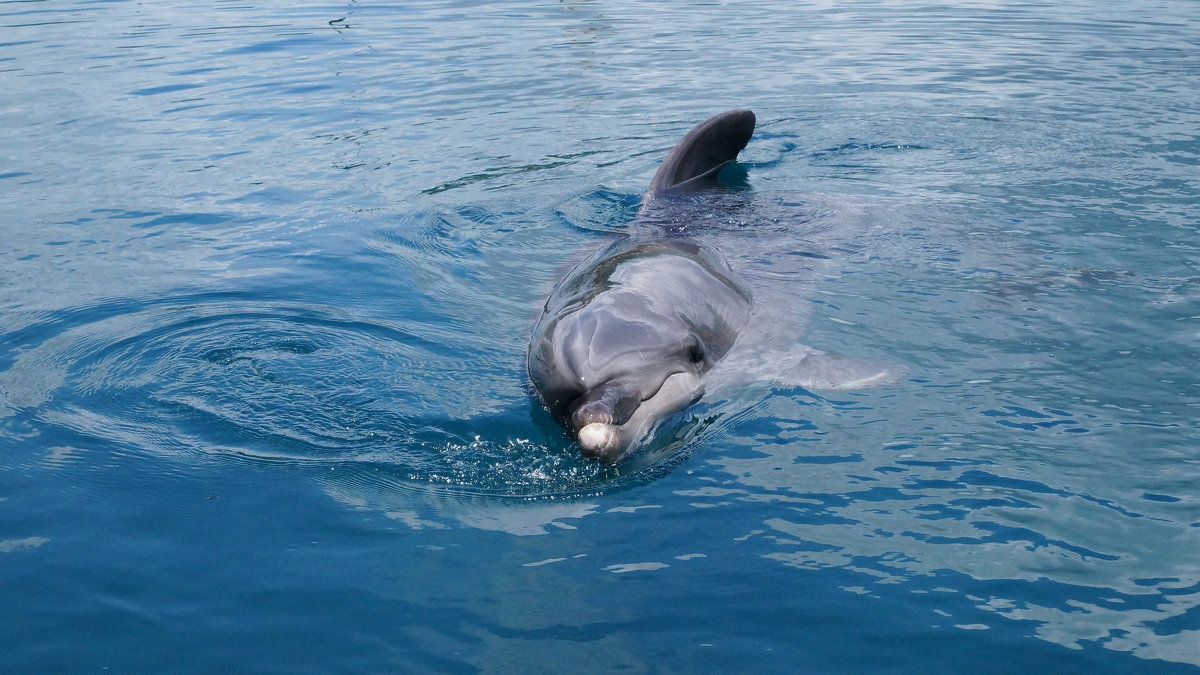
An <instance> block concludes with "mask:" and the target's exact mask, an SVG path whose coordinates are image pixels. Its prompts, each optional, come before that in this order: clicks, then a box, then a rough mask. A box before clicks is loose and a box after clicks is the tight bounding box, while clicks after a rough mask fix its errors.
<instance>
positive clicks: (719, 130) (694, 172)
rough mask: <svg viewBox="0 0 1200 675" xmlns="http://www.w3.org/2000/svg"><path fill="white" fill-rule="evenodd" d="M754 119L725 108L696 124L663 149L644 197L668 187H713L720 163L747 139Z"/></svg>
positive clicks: (731, 157)
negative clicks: (669, 148) (667, 147)
mask: <svg viewBox="0 0 1200 675" xmlns="http://www.w3.org/2000/svg"><path fill="white" fill-rule="evenodd" d="M754 121H755V118H754V113H752V112H750V111H749V110H729V111H727V112H723V113H721V114H719V115H714V116H713V117H710V118H708V119H707V120H705V121H703V122H701V123H700V124H698V125H696V127H695V128H694V129H692V130H691V131H689V132H688V133H687V135H686V136H684V137H683V139H682V140H680V141H679V143H677V144H676V145H675V147H674V148H672V149H671V152H669V153H667V157H666V159H664V160H663V163H662V166H660V167H659V168H658V172H657V173H655V174H654V179H653V180H651V181H650V187H649V189H647V190H646V201H649V200H650V199H653V198H654V197H655V196H656V195H658V194H659V193H662V192H666V191H668V190H672V191H681V190H693V189H704V188H710V187H716V184H717V173H718V172H719V171H720V170H721V167H723V166H725V165H726V164H728V163H730V162H732V161H733V160H735V159H737V156H738V153H739V152H741V151H742V149H743V148H745V147H746V144H747V143H749V142H750V137H751V136H752V135H754Z"/></svg>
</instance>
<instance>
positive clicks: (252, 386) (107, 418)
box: [0, 294, 658, 498]
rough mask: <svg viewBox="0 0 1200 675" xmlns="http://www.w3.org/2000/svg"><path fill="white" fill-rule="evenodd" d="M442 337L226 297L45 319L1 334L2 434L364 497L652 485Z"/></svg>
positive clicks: (487, 363) (410, 325) (319, 309)
mask: <svg viewBox="0 0 1200 675" xmlns="http://www.w3.org/2000/svg"><path fill="white" fill-rule="evenodd" d="M439 330H440V327H438V326H423V325H422V324H421V323H420V322H418V321H414V320H412V319H411V318H410V319H407V320H406V321H405V323H404V324H403V326H401V325H399V324H394V323H388V322H382V321H379V320H377V319H374V318H365V317H363V316H358V315H356V314H355V313H354V312H351V311H347V310H343V309H340V308H337V307H331V306H326V305H317V304H306V303H298V302H281V301H267V300H260V301H255V300H246V299H244V298H240V297H238V296H236V295H231V294H206V295H193V296H180V297H175V298H168V299H160V300H156V301H154V302H148V303H131V302H119V303H118V302H113V303H101V304H98V305H94V306H91V307H87V308H76V309H73V310H69V311H66V312H59V313H51V314H47V315H44V316H42V317H40V320H39V321H35V322H32V323H30V324H27V325H26V327H25V328H24V329H23V330H21V331H19V332H17V333H14V334H10V338H11V339H10V340H9V345H11V348H10V351H12V352H16V355H15V357H13V358H12V359H11V366H10V367H9V368H8V369H7V370H5V371H4V372H2V373H0V421H3V422H4V423H5V425H6V426H10V427H12V426H15V425H19V424H21V423H22V422H27V423H30V425H31V426H32V427H35V428H40V431H39V432H38V433H41V434H51V433H60V434H61V433H66V434H68V435H72V436H73V437H74V438H73V441H72V443H71V444H72V445H74V446H77V447H82V448H87V447H91V448H96V447H98V446H99V447H109V448H111V449H112V452H114V453H123V454H130V453H133V454H143V455H147V454H149V455H159V456H162V455H167V456H171V457H174V458H177V459H179V460H181V461H185V462H193V461H235V462H236V461H242V462H244V461H250V462H258V463H275V464H280V463H282V464H286V465H290V466H294V467H301V468H304V467H308V468H312V469H314V470H316V469H323V470H340V472H339V474H338V475H339V476H341V477H342V478H340V479H339V480H344V481H349V482H351V483H362V482H364V481H366V482H370V483H373V484H374V487H373V488H372V490H373V491H375V492H379V491H384V492H386V491H389V490H392V491H396V490H399V491H405V490H407V491H412V490H422V491H428V490H433V491H435V492H440V493H446V494H458V495H488V496H499V497H513V496H515V497H522V498H527V497H560V496H564V495H578V494H584V493H597V492H604V491H607V490H610V489H614V488H615V487H619V486H623V485H628V484H629V482H630V481H631V480H632V481H634V482H638V481H641V480H644V479H646V478H647V477H648V476H651V475H656V472H657V470H658V469H656V468H655V467H642V468H641V469H639V470H638V471H630V470H628V469H625V470H617V469H614V468H613V467H608V466H604V465H600V464H597V463H595V462H590V461H586V460H584V459H582V458H581V457H580V456H579V454H578V453H577V452H575V451H574V449H573V448H572V447H571V446H570V445H569V443H568V442H567V439H566V438H565V436H563V434H562V433H561V431H560V430H559V429H558V428H557V427H556V426H554V425H553V424H552V423H551V422H550V421H549V420H548V419H542V418H543V417H545V416H544V414H542V411H540V410H535V409H534V407H533V404H532V402H531V401H530V399H529V397H528V396H527V395H526V392H525V391H524V389H523V388H522V387H521V386H520V384H521V381H520V376H519V374H518V373H515V372H508V371H507V370H506V369H505V368H497V366H496V365H495V363H494V361H495V360H494V359H491V358H490V355H489V353H487V352H481V351H479V350H469V349H457V348H456V345H454V344H453V342H452V341H450V342H447V341H446V340H445V339H443V338H442V336H441V335H440V333H439V332H438V331H439ZM435 336H436V337H437V338H438V339H434V337H435ZM5 418H8V419H5ZM14 433H15V432H14ZM88 454H89V453H86V452H84V453H81V452H72V453H70V454H67V455H64V454H63V453H57V454H55V455H54V456H53V457H49V458H47V457H41V458H39V460H38V463H39V464H40V465H43V466H45V465H48V464H47V463H51V464H55V465H61V464H62V463H64V462H70V461H87V460H86V459H85V458H86V457H87V456H88ZM326 479H327V477H323V480H326Z"/></svg>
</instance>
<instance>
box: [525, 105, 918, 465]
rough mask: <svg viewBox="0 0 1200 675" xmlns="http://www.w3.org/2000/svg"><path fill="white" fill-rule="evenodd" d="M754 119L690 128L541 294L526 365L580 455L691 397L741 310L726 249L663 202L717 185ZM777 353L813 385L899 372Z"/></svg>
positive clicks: (632, 443) (618, 443) (630, 442)
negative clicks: (624, 218) (616, 234)
mask: <svg viewBox="0 0 1200 675" xmlns="http://www.w3.org/2000/svg"><path fill="white" fill-rule="evenodd" d="M754 126H755V116H754V113H753V112H751V111H749V110H731V111H728V112H724V113H721V114H719V115H716V116H714V117H711V118H709V119H708V120H706V121H704V122H702V123H701V124H699V125H698V126H696V127H695V128H694V129H692V130H691V131H690V132H688V133H687V135H685V136H684V137H683V139H682V140H680V141H679V143H678V144H676V145H675V147H674V148H673V149H672V150H671V151H670V152H669V153H668V154H667V156H666V158H665V159H664V160H663V163H662V165H661V166H660V167H659V169H658V171H657V172H656V173H655V175H654V177H653V179H652V180H651V181H650V186H649V188H648V189H647V191H646V194H645V196H644V197H643V199H642V202H641V206H640V208H639V210H638V215H637V217H636V219H635V220H634V222H633V223H632V225H631V226H630V228H629V234H628V235H627V236H623V237H621V238H620V239H618V240H617V241H615V242H613V243H611V244H610V245H608V246H606V247H604V248H602V249H600V250H598V251H596V252H595V253H593V254H591V255H590V256H588V257H587V258H585V259H584V260H583V261H582V262H580V263H579V264H578V265H577V266H575V268H574V269H573V270H571V272H570V273H568V274H567V276H566V277H565V278H563V279H562V281H560V282H559V283H558V285H557V286H556V287H555V289H554V291H553V292H552V293H551V294H550V297H549V298H548V299H547V300H546V303H545V306H544V308H543V311H542V314H541V317H540V318H539V320H538V322H537V324H536V326H535V327H534V330H533V334H532V336H531V337H530V341H529V350H528V354H527V358H526V369H527V372H528V376H529V381H530V383H531V384H532V385H533V388H534V390H535V393H536V395H537V398H538V399H539V400H540V401H541V403H542V404H543V405H544V406H545V408H546V409H547V410H548V411H549V412H550V414H551V415H552V416H553V417H554V418H555V419H556V420H557V421H558V422H559V423H560V424H561V425H562V426H563V427H564V428H565V429H566V430H567V431H568V432H569V433H571V434H572V435H573V436H574V438H575V440H576V441H577V442H578V444H579V448H580V450H581V451H582V453H583V455H585V456H587V457H591V458H595V459H598V460H601V461H604V462H608V463H614V464H615V463H617V462H619V461H621V460H622V459H624V458H625V457H627V456H629V455H630V454H631V453H632V451H633V450H634V449H635V448H636V447H638V445H639V444H640V443H641V442H642V440H644V439H645V438H646V437H647V435H648V434H649V432H650V431H652V429H653V427H654V425H655V424H656V422H658V421H659V420H660V419H662V418H663V417H664V416H666V415H669V414H671V413H673V412H676V411H678V410H682V409H684V408H686V407H687V406H689V405H691V404H692V403H694V402H695V401H696V400H698V399H699V398H700V396H701V395H702V393H703V391H704V383H705V376H706V375H708V374H709V373H710V371H712V370H713V369H714V367H715V366H717V364H718V363H720V362H721V361H722V359H724V358H725V357H726V355H727V354H729V352H730V350H731V349H733V347H734V345H735V343H736V342H737V340H738V336H739V335H740V334H741V333H742V330H743V328H745V326H746V324H747V322H748V321H749V320H750V316H751V309H752V308H753V302H754V298H753V293H752V291H751V289H750V287H749V286H748V285H747V283H746V282H745V281H744V280H743V279H742V278H741V277H740V276H739V275H738V274H737V272H735V271H734V270H733V269H732V268H731V267H730V265H729V263H728V262H727V261H726V259H725V257H724V256H723V255H721V253H720V252H719V251H718V250H716V249H715V248H713V247H712V246H710V245H707V244H705V243H702V242H700V241H697V240H694V239H691V238H687V237H685V236H679V235H674V236H672V234H671V233H670V232H669V231H668V228H665V227H663V226H662V223H663V222H670V221H669V219H665V218H664V216H663V214H664V213H666V214H669V213H670V212H671V210H672V204H679V203H681V202H682V200H684V199H695V198H702V197H703V193H704V191H706V190H712V189H714V188H718V187H719V183H718V182H717V174H718V173H719V172H720V171H721V169H722V168H723V167H725V166H726V165H728V164H729V163H731V162H733V161H734V160H735V159H736V158H737V155H738V153H739V152H741V151H742V149H744V148H745V147H746V145H747V143H749V142H750V138H751V136H752V135H753V133H754ZM752 358H754V359H759V360H762V359H763V358H768V359H769V358H770V357H769V355H761V354H755V355H753V357H752ZM779 363H780V364H781V365H786V366H787V368H788V370H790V371H796V370H800V371H807V373H801V374H800V375H799V376H798V377H791V378H778V379H781V380H784V381H785V382H786V383H790V384H798V385H800V386H813V387H822V388H834V389H840V388H850V387H858V386H870V385H873V384H883V383H886V382H888V381H895V379H896V373H897V371H896V369H894V368H892V369H889V368H887V367H886V366H883V365H882V364H875V363H871V362H866V361H858V360H854V359H847V358H845V357H839V356H836V355H832V354H828V353H826V352H819V351H816V350H806V351H802V352H788V353H786V354H785V355H784V356H782V357H781V358H780V359H779Z"/></svg>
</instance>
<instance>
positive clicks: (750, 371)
mask: <svg viewBox="0 0 1200 675" xmlns="http://www.w3.org/2000/svg"><path fill="white" fill-rule="evenodd" d="M906 374H908V369H907V368H905V367H904V366H902V365H899V364H895V363H883V362H881V361H868V360H866V359H856V358H853V357H849V356H842V355H841V354H835V353H833V352H826V351H822V350H820V349H813V348H811V347H805V346H797V347H794V348H792V349H789V350H787V351H773V350H765V351H752V350H738V351H737V353H736V354H730V355H729V356H727V357H726V358H725V359H722V361H721V362H720V363H719V364H718V367H717V368H714V369H713V370H712V371H710V373H709V374H708V376H706V377H705V381H706V382H710V383H711V384H712V385H713V387H714V388H720V389H725V388H728V387H730V386H734V387H741V386H750V385H753V384H754V383H760V384H767V385H768V386H770V385H774V386H779V387H800V388H802V389H809V390H819V389H865V388H867V387H879V386H883V385H886V384H894V383H896V382H899V381H900V380H901V379H902V378H903V377H904V376H905V375H906Z"/></svg>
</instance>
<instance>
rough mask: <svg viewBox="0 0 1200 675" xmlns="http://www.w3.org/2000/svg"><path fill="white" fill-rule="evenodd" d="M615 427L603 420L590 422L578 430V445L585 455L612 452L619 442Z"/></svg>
mask: <svg viewBox="0 0 1200 675" xmlns="http://www.w3.org/2000/svg"><path fill="white" fill-rule="evenodd" d="M620 442H621V438H620V435H619V434H618V433H617V427H616V426H614V425H612V424H606V423H604V422H592V423H591V424H588V425H586V426H584V427H583V428H582V429H580V430H579V447H581V448H583V452H584V454H586V455H589V456H592V457H596V456H604V455H608V454H610V453H612V452H613V451H615V450H616V449H617V446H618V445H619V444H620Z"/></svg>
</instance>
